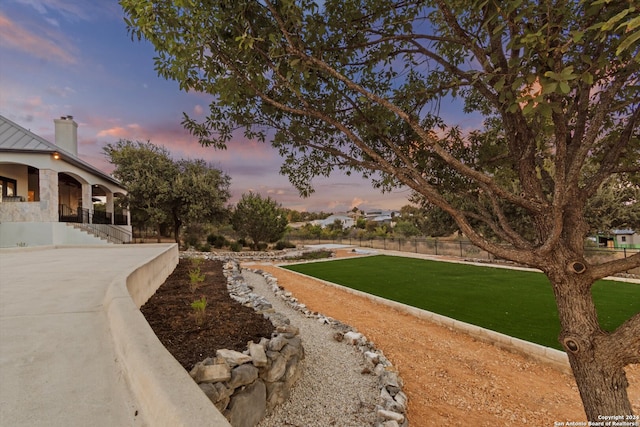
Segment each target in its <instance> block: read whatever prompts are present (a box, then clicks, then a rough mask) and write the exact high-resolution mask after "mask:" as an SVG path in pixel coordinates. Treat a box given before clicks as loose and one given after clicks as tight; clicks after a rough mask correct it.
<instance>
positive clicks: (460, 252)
mask: <svg viewBox="0 0 640 427" xmlns="http://www.w3.org/2000/svg"><path fill="white" fill-rule="evenodd" d="M458 243H460V258H462V240H460V241H459V242H458Z"/></svg>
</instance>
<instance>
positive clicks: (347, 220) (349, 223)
mask: <svg viewBox="0 0 640 427" xmlns="http://www.w3.org/2000/svg"><path fill="white" fill-rule="evenodd" d="M336 221H340V223H341V224H342V228H351V227H353V226H355V224H356V222H355V220H354V219H353V218H352V217H350V216H348V215H329V216H328V217H326V218H325V219H320V220H317V221H313V224H316V225H319V226H320V227H322V228H325V227H328V226H330V225H333V224H334V223H335V222H336Z"/></svg>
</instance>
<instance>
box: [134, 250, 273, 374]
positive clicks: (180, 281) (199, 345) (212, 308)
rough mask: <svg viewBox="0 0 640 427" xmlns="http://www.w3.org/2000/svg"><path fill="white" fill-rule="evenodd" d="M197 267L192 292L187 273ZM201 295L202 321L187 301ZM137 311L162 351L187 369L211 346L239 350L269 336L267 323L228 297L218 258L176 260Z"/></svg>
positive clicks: (210, 353) (211, 349)
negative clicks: (195, 261)
mask: <svg viewBox="0 0 640 427" xmlns="http://www.w3.org/2000/svg"><path fill="white" fill-rule="evenodd" d="M195 268H199V269H200V272H201V273H204V276H205V278H204V282H202V283H200V284H199V285H198V287H197V289H195V290H193V291H192V290H191V287H190V278H189V271H190V270H193V269H195ZM202 297H204V298H206V300H207V306H206V310H205V319H204V322H203V324H202V325H200V326H198V325H197V324H196V317H195V310H194V309H193V308H192V307H191V303H192V302H193V301H195V300H198V299H200V298H202ZM140 310H141V311H142V314H143V315H144V317H145V318H146V319H147V322H148V323H149V325H150V326H151V328H152V329H153V331H154V332H155V334H156V335H157V337H158V338H159V339H160V341H161V342H162V344H163V345H164V346H165V347H166V349H167V350H169V352H170V353H171V354H172V355H173V357H175V358H176V360H177V361H178V362H180V364H181V365H182V366H183V367H184V368H185V369H187V370H190V369H191V368H192V367H193V365H195V364H196V363H197V362H200V361H202V360H204V359H205V358H207V357H213V356H215V354H216V350H220V349H228V350H236V351H244V350H245V349H246V348H247V342H249V341H254V342H256V343H257V342H259V341H260V338H262V337H266V338H269V337H271V333H272V332H273V330H274V327H273V325H272V324H271V322H270V321H268V320H266V319H265V318H264V317H263V316H262V315H259V314H257V313H256V312H255V311H254V310H253V309H252V308H249V307H245V306H243V305H241V304H239V303H238V302H236V301H234V300H232V299H231V297H230V296H229V293H228V291H227V280H226V278H225V277H224V275H223V274H222V262H220V261H212V260H203V262H202V263H201V264H200V265H198V266H197V267H196V266H194V265H193V264H192V262H191V261H190V260H188V259H181V260H180V262H179V264H178V266H177V267H176V269H175V270H174V271H173V273H172V274H171V275H170V276H169V278H167V280H166V281H165V283H164V284H163V285H162V286H160V288H159V289H158V290H157V291H156V293H155V294H154V295H153V296H152V297H151V298H150V299H149V301H147V302H146V303H145V304H144V305H143V306H142V307H141V308H140Z"/></svg>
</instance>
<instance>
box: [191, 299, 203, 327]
mask: <svg viewBox="0 0 640 427" xmlns="http://www.w3.org/2000/svg"><path fill="white" fill-rule="evenodd" d="M191 308H192V309H193V313H194V314H195V317H196V325H198V326H202V324H203V323H204V319H205V310H206V308H207V299H206V298H205V297H202V298H200V299H197V300H195V301H193V302H192V303H191Z"/></svg>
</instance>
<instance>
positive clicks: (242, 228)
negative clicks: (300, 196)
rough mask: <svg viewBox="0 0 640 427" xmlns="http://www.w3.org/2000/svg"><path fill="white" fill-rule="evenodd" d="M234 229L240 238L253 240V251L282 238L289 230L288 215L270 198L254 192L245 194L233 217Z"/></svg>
mask: <svg viewBox="0 0 640 427" xmlns="http://www.w3.org/2000/svg"><path fill="white" fill-rule="evenodd" d="M231 224H232V225H233V229H234V230H235V231H236V233H238V235H239V236H240V237H248V238H250V239H251V240H252V246H251V247H252V249H253V250H258V248H259V244H260V243H262V242H268V243H273V242H277V241H278V240H280V239H281V238H282V236H283V235H284V232H285V231H286V229H287V224H288V221H287V213H286V211H285V210H284V209H282V208H281V207H280V205H279V204H278V203H276V202H275V201H274V200H272V199H271V198H270V197H267V198H266V199H264V198H262V197H261V196H260V195H259V194H254V193H252V192H250V193H247V194H243V195H242V198H241V199H240V201H239V202H238V204H237V205H236V208H235V210H234V212H233V215H232V217H231Z"/></svg>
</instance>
